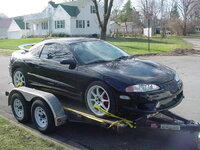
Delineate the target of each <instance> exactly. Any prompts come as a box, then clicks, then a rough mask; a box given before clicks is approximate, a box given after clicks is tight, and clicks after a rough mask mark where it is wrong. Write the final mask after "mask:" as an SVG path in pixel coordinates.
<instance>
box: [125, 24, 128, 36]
mask: <svg viewBox="0 0 200 150" xmlns="http://www.w3.org/2000/svg"><path fill="white" fill-rule="evenodd" d="M125 28H126V34H128V29H127V24H126V22H125Z"/></svg>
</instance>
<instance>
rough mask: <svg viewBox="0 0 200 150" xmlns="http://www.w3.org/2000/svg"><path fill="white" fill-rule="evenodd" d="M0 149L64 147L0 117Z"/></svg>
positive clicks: (49, 148) (50, 148) (48, 149)
mask: <svg viewBox="0 0 200 150" xmlns="http://www.w3.org/2000/svg"><path fill="white" fill-rule="evenodd" d="M0 141H1V142H0V149H2V150H11V149H15V150H23V149H24V150H33V149H34V150H41V149H42V150H63V149H64V148H62V147H59V146H57V145H55V144H54V143H51V142H49V141H46V140H44V139H42V138H39V137H36V136H34V135H32V134H31V133H30V132H28V131H25V130H24V129H22V128H20V127H17V126H15V125H13V124H11V123H10V122H8V121H6V120H4V119H2V118H0Z"/></svg>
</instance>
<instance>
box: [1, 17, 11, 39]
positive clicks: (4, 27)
mask: <svg viewBox="0 0 200 150" xmlns="http://www.w3.org/2000/svg"><path fill="white" fill-rule="evenodd" d="M11 22H12V19H0V39H7V38H8V28H9V27H10V24H11Z"/></svg>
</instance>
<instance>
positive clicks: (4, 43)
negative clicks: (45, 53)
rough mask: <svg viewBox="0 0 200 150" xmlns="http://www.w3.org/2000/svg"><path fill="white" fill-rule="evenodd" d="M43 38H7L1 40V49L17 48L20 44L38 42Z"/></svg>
mask: <svg viewBox="0 0 200 150" xmlns="http://www.w3.org/2000/svg"><path fill="white" fill-rule="evenodd" d="M40 41H42V38H27V39H6V40H0V49H11V50H17V49H19V48H18V46H19V45H22V44H30V43H38V42H40Z"/></svg>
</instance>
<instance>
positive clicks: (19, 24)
mask: <svg viewBox="0 0 200 150" xmlns="http://www.w3.org/2000/svg"><path fill="white" fill-rule="evenodd" d="M14 20H15V22H16V23H17V25H18V26H19V28H20V29H25V23H24V21H23V19H14Z"/></svg>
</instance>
